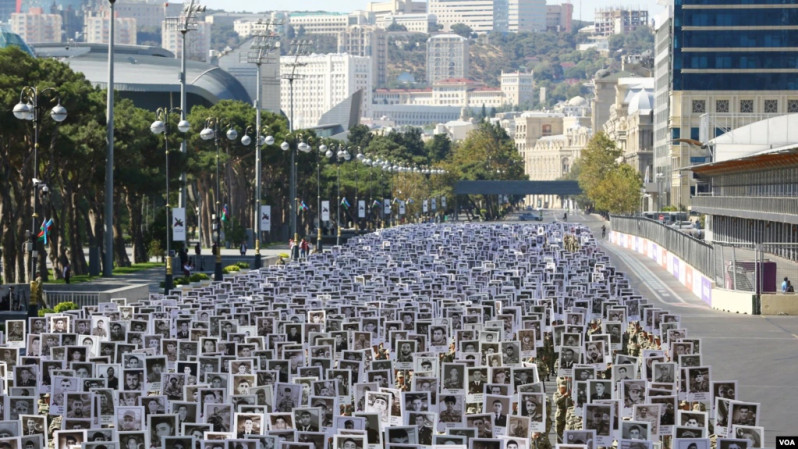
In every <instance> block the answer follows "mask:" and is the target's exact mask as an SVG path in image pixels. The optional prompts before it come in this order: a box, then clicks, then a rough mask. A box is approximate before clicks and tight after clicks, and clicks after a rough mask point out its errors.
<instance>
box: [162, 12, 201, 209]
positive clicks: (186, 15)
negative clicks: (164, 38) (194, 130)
mask: <svg viewBox="0 0 798 449" xmlns="http://www.w3.org/2000/svg"><path fill="white" fill-rule="evenodd" d="M204 12H205V6H202V5H199V4H197V3H196V2H195V0H190V1H189V2H188V3H183V13H182V15H181V17H169V18H167V19H166V20H167V24H169V25H172V26H174V24H175V22H177V25H178V27H179V28H178V29H179V31H180V35H181V38H182V39H181V45H182V47H181V52H180V78H179V80H180V119H181V120H185V119H186V113H187V112H188V105H187V104H186V35H187V34H188V32H189V31H192V30H196V29H197V21H196V16H197V15H198V14H201V13H204ZM180 152H181V153H185V152H186V141H185V139H184V140H183V141H182V142H181V143H180ZM185 198H186V173H185V172H182V173H180V194H179V196H178V199H177V203H178V207H186V205H185V204H184V203H185Z"/></svg>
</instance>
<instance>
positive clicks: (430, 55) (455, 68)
mask: <svg viewBox="0 0 798 449" xmlns="http://www.w3.org/2000/svg"><path fill="white" fill-rule="evenodd" d="M448 78H468V39H466V38H464V37H462V36H458V35H457V34H438V35H435V36H432V37H430V38H429V39H427V84H430V85H431V84H434V83H436V82H437V81H440V80H445V79H448Z"/></svg>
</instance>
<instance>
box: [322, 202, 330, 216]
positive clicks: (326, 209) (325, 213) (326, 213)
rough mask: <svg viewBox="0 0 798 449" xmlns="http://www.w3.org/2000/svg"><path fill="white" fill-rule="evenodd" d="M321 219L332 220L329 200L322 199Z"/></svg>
mask: <svg viewBox="0 0 798 449" xmlns="http://www.w3.org/2000/svg"><path fill="white" fill-rule="evenodd" d="M321 220H322V221H330V201H329V200H322V201H321Z"/></svg>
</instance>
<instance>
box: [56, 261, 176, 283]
mask: <svg viewBox="0 0 798 449" xmlns="http://www.w3.org/2000/svg"><path fill="white" fill-rule="evenodd" d="M163 266H164V264H163V263H161V262H144V263H134V264H133V265H131V266H129V267H116V268H114V271H113V274H114V275H118V274H130V273H136V272H138V271H143V270H149V269H152V268H160V267H163ZM100 277H102V276H90V275H88V274H79V275H75V276H72V277H70V278H69V282H88V281H91V280H92V279H96V278H100ZM50 279H51V280H49V281H47V282H46V284H64V283H65V282H64V280H63V279H55V280H54V279H53V272H52V271H50Z"/></svg>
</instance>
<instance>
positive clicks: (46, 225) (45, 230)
mask: <svg viewBox="0 0 798 449" xmlns="http://www.w3.org/2000/svg"><path fill="white" fill-rule="evenodd" d="M52 227H53V219H52V218H51V219H49V220H44V221H43V222H42V225H41V227H40V228H39V229H41V231H39V235H38V236H37V237H38V239H39V240H44V244H45V245H46V244H47V236H48V235H49V234H50V228H52Z"/></svg>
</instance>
